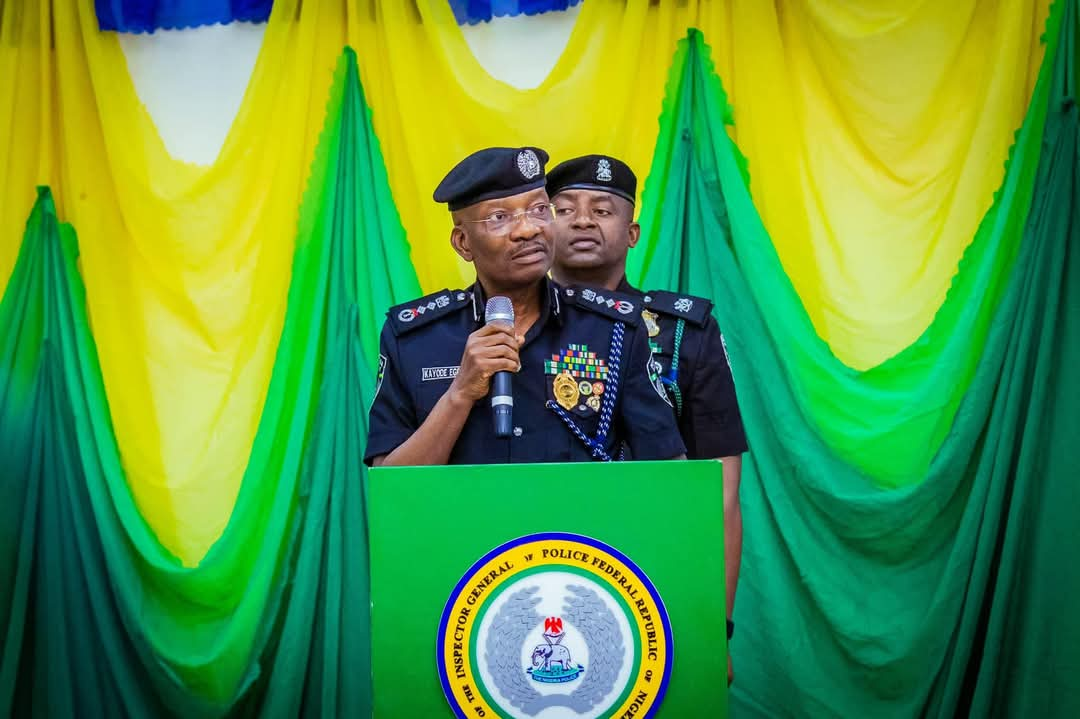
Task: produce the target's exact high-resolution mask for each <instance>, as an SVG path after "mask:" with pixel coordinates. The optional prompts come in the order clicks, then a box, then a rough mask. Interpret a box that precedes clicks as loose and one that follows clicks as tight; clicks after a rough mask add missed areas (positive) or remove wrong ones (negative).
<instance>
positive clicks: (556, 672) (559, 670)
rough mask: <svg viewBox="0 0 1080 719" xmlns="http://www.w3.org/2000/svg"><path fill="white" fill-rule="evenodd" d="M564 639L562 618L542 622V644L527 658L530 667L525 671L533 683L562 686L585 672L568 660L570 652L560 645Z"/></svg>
mask: <svg viewBox="0 0 1080 719" xmlns="http://www.w3.org/2000/svg"><path fill="white" fill-rule="evenodd" d="M565 637H566V632H565V631H563V620H562V617H548V618H547V619H545V620H544V642H543V643H542V644H537V645H536V648H535V649H533V652H532V656H531V657H530V658H529V662H530V664H531V665H532V666H530V667H528V668H526V669H525V671H526V673H528V674H529V675H530V676H531V677H532V678H533V680H534V681H538V682H540V683H541V684H562V683H563V682H572V681H574V680H575V679H577V678H578V677H579V676H581V673H582V672H583V671H585V667H583V666H581V665H580V664H574V660H573V659H571V658H570V650H569V649H567V648H566V647H565V646H563V644H562V640H563V639H564V638H565Z"/></svg>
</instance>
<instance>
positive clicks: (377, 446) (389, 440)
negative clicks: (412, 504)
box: [364, 322, 420, 467]
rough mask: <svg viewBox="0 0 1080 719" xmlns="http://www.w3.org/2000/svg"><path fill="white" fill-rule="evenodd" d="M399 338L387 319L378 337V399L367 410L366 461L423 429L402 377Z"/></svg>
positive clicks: (391, 449)
mask: <svg viewBox="0 0 1080 719" xmlns="http://www.w3.org/2000/svg"><path fill="white" fill-rule="evenodd" d="M397 343H398V338H397V337H396V336H395V335H394V333H393V331H391V329H390V324H389V322H387V323H386V324H385V325H383V330H382V335H381V336H380V337H379V377H378V379H377V380H376V382H377V383H378V384H377V385H376V389H375V401H374V402H372V403H371V411H370V412H369V413H368V437H367V449H365V450H364V463H365V464H367V465H368V466H369V467H370V466H371V461H372V460H373V459H374V458H375V457H378V456H379V455H381V454H389V453H390V452H392V451H394V450H395V449H397V447H398V446H400V445H401V444H402V443H403V442H404V441H405V440H407V439H408V438H409V437H411V436H412V434H413V432H415V431H416V430H417V429H419V428H420V423H419V422H418V421H417V415H416V407H415V406H414V403H413V400H412V396H411V395H410V393H409V389H408V387H407V386H406V384H405V380H404V378H403V377H402V370H403V367H402V366H401V362H400V361H399V360H398V358H399V353H398V345H397Z"/></svg>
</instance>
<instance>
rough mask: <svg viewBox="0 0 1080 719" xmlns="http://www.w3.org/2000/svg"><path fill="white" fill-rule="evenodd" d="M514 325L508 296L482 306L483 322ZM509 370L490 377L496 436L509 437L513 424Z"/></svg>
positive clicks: (512, 306)
mask: <svg viewBox="0 0 1080 719" xmlns="http://www.w3.org/2000/svg"><path fill="white" fill-rule="evenodd" d="M493 322H498V323H500V324H504V325H509V326H510V328H511V329H513V327H514V305H513V303H511V302H510V298H509V297H502V296H501V295H496V296H495V297H492V298H491V299H489V300H488V301H487V305H486V306H485V307H484V323H485V324H489V325H490V324H492V323H493ZM511 377H512V374H511V373H510V372H505V371H504V372H496V373H495V376H494V377H492V378H491V418H492V420H493V421H494V423H495V436H496V437H509V436H510V433H511V432H510V430H511V425H512V424H513V421H514V420H513V413H514V396H513V395H512V394H511V393H510V379H511Z"/></svg>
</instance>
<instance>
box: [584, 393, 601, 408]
mask: <svg viewBox="0 0 1080 719" xmlns="http://www.w3.org/2000/svg"><path fill="white" fill-rule="evenodd" d="M585 404H587V405H589V409H591V410H592V411H593V412H599V411H600V397H599V396H598V395H595V394H594V395H592V396H591V397H589V398H588V399H587V400H585Z"/></svg>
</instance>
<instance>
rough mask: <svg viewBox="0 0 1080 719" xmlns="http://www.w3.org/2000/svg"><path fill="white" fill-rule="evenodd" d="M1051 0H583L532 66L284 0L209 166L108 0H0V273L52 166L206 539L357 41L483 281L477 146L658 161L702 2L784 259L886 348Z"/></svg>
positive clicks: (873, 351) (145, 426)
mask: <svg viewBox="0 0 1080 719" xmlns="http://www.w3.org/2000/svg"><path fill="white" fill-rule="evenodd" d="M1047 6H1048V0H995V1H993V2H991V1H990V0H980V1H979V2H976V1H975V0H968V1H967V2H956V3H931V2H899V0H895V1H893V2H888V1H886V0H882V1H881V2H876V3H873V4H852V3H848V2H841V1H840V0H834V1H828V0H823V1H820V2H814V3H808V2H805V1H804V2H796V1H793V0H783V1H780V0H778V2H775V3H764V2H760V0H724V1H721V0H715V1H712V2H710V1H708V0H702V1H701V2H695V1H694V0H689V1H687V2H675V1H674V0H671V1H668V0H665V1H663V2H659V3H655V4H654V3H647V2H644V0H642V1H640V2H638V1H636V0H588V2H585V3H584V4H583V6H582V9H581V12H580V16H579V18H578V21H577V24H576V26H575V29H574V31H573V34H572V36H571V38H570V40H569V43H568V45H567V47H566V49H565V51H564V53H563V55H562V57H561V58H560V59H559V61H558V63H557V64H556V66H555V68H554V70H553V71H552V73H551V74H550V76H549V77H548V78H547V80H546V81H545V82H544V83H543V84H542V85H541V86H540V87H538V88H536V89H533V90H516V89H514V88H512V87H509V86H507V85H505V84H504V83H501V82H499V81H497V80H495V79H494V78H492V77H491V76H490V75H488V74H487V73H486V72H485V71H484V70H483V68H482V67H481V66H480V64H479V63H478V62H477V61H476V59H475V58H474V57H473V56H472V54H471V52H470V51H469V49H468V47H467V45H466V44H465V41H464V38H463V36H462V34H461V30H460V28H459V27H458V26H457V25H456V23H455V22H454V19H453V15H452V13H451V11H450V8H449V6H448V4H447V3H446V2H445V0H417V2H416V3H415V4H414V3H411V2H400V1H399V0H351V1H349V0H304V1H303V2H300V0H277V1H276V2H275V4H274V10H273V14H272V16H271V18H270V21H269V23H268V25H267V29H266V35H265V38H264V43H263V48H262V50H261V53H260V56H259V59H258V62H257V64H256V67H255V70H254V72H253V75H252V79H251V82H250V85H249V88H248V91H247V94H246V96H245V99H244V102H243V104H242V106H241V109H240V112H239V114H238V116H237V118H236V120H235V122H234V125H233V127H232V129H231V131H230V133H229V136H228V138H227V139H226V142H225V144H224V147H223V148H222V151H221V153H220V155H219V157H218V159H217V160H216V162H215V163H214V164H213V165H212V166H210V167H193V166H189V165H186V164H184V163H182V162H179V161H177V160H175V159H173V158H171V157H170V156H169V155H168V153H167V152H166V150H165V148H164V146H163V144H162V142H161V140H160V138H159V137H158V135H157V132H156V129H155V128H154V125H153V122H152V120H151V118H150V117H149V115H148V113H147V112H146V110H145V108H144V107H143V106H142V105H141V104H140V102H139V100H138V98H137V96H136V94H135V92H134V89H133V86H132V83H131V80H130V77H129V76H128V72H127V66H126V63H125V60H124V57H123V54H122V52H121V50H120V47H119V44H118V42H117V39H116V37H115V36H114V35H112V34H109V33H101V32H99V31H98V29H97V24H96V19H95V17H94V12H93V4H92V3H89V2H83V1H82V0H54V1H53V2H52V3H26V4H23V3H4V4H2V5H0V8H2V13H3V16H2V18H0V83H2V84H0V93H2V94H0V101H3V104H2V105H0V107H2V108H3V109H0V153H2V154H0V168H3V169H2V170H0V278H3V280H2V281H5V282H6V278H7V276H8V274H9V273H10V270H11V267H12V265H13V263H14V259H15V255H16V253H17V249H18V242H19V238H20V237H21V228H22V224H23V222H24V221H25V218H26V216H27V214H28V212H29V209H30V206H31V204H32V201H33V192H34V191H33V188H34V186H35V184H40V183H47V184H50V185H52V187H53V188H54V191H55V194H56V197H57V200H58V206H59V211H60V213H61V216H62V217H63V219H65V220H66V221H70V222H72V223H73V224H74V226H75V228H76V230H77V231H78V232H79V237H80V246H81V249H82V266H83V271H84V275H85V279H86V286H87V302H88V307H89V312H90V317H91V321H92V323H93V327H94V335H95V338H96V340H97V344H98V351H99V354H100V358H101V365H102V372H103V375H104V380H105V386H106V391H107V394H108V398H109V402H110V408H111V412H112V417H113V422H114V429H115V432H116V436H117V439H118V442H119V445H120V450H121V453H122V456H123V459H124V465H125V470H126V472H127V476H128V480H129V482H130V484H131V487H132V490H133V493H134V495H135V498H136V501H137V502H138V504H139V507H140V509H141V510H142V512H143V513H144V516H145V517H146V518H147V521H148V522H149V523H150V525H151V527H152V528H153V529H154V531H155V532H157V534H158V536H159V537H160V539H161V541H162V542H163V543H164V544H165V545H166V546H167V547H169V548H170V549H172V550H173V551H174V552H176V553H177V555H178V556H179V557H180V558H181V559H182V560H183V561H184V562H186V563H195V562H197V561H198V559H199V558H200V557H201V556H202V555H203V554H204V553H205V551H206V549H207V548H208V547H209V546H210V545H211V544H212V543H213V541H214V540H215V539H216V538H217V537H218V536H219V535H220V533H221V531H222V529H223V528H224V526H225V523H226V522H227V521H228V517H229V514H230V512H231V508H232V504H233V501H234V500H235V497H236V493H237V490H238V487H239V483H240V480H241V478H242V476H243V472H244V467H245V465H246V461H247V456H248V453H249V451H250V448H251V443H252V438H253V437H254V433H255V430H256V427H257V423H258V419H259V415H260V413H261V410H262V404H263V399H264V396H265V392H266V388H267V385H268V381H269V376H270V372H271V369H272V363H273V358H274V351H275V349H276V343H277V338H278V336H279V333H280V329H281V324H282V320H283V317H284V309H285V308H284V301H285V296H286V291H287V286H288V281H289V268H290V260H291V257H292V250H293V245H292V243H293V238H294V234H295V229H296V219H297V216H296V213H297V208H298V206H299V204H300V196H301V193H302V191H303V189H304V184H305V180H306V177H307V170H308V166H309V164H310V160H311V154H312V151H313V147H314V144H315V141H316V139H317V135H318V132H319V129H320V128H321V125H322V121H323V114H324V108H325V103H326V99H327V93H328V88H329V85H330V81H331V77H332V73H333V68H334V65H335V62H336V59H337V57H338V55H339V54H340V52H341V48H342V46H343V45H344V44H346V43H349V44H351V45H353V47H355V48H356V49H357V53H358V56H359V60H360V66H361V75H362V80H363V83H364V87H365V91H366V94H367V97H368V102H369V104H370V105H371V107H372V111H373V121H374V124H375V127H376V131H377V133H378V136H379V138H380V142H381V144H382V150H383V154H384V156H385V157H386V161H387V169H388V173H389V178H390V183H391V187H392V190H393V192H394V197H395V200H396V202H397V204H398V209H399V211H400V213H401V216H402V219H403V222H404V224H405V227H406V230H407V232H408V236H409V240H410V243H411V245H412V248H413V260H414V263H415V265H416V269H417V272H418V275H419V277H420V280H421V283H422V284H423V286H424V287H425V288H426V289H428V290H431V289H438V288H441V287H443V286H448V285H449V286H458V285H461V284H463V283H465V282H468V281H469V280H470V276H469V270H468V267H466V266H463V265H462V264H461V263H460V262H459V261H458V260H457V257H456V255H454V254H453V252H452V251H451V249H450V247H449V244H448V234H449V218H448V215H447V213H446V211H445V208H443V207H441V206H438V205H435V204H434V203H433V202H432V201H431V192H432V190H433V189H434V187H435V185H436V184H437V182H438V180H439V179H440V178H441V177H442V176H443V174H444V173H445V172H446V171H447V170H448V169H449V168H450V167H451V166H452V165H453V164H454V163H455V162H456V161H457V160H458V159H460V158H461V157H462V156H463V155H465V154H466V153H468V152H471V151H473V150H475V149H477V148H479V147H483V146H487V145H494V144H506V145H519V144H536V145H539V146H541V147H544V148H545V149H547V150H548V151H549V152H550V153H551V155H552V160H553V161H554V162H557V161H559V160H562V159H565V158H568V157H570V156H573V155H576V154H583V153H588V152H606V153H611V154H615V155H618V156H620V157H622V158H624V159H626V160H627V161H628V162H629V163H630V164H631V165H632V166H633V167H634V168H635V169H636V170H637V172H638V174H639V177H641V178H642V179H644V177H645V176H646V174H647V172H648V168H649V164H650V159H651V156H652V151H653V143H654V141H655V138H656V131H657V117H658V115H659V113H660V110H661V104H662V96H663V89H664V82H665V80H666V78H667V73H668V70H669V66H670V59H671V56H672V53H673V52H674V49H675V45H676V43H677V41H678V40H679V39H680V38H682V37H683V36H685V33H686V29H687V27H689V26H691V25H693V26H696V27H699V28H700V29H701V30H702V31H703V33H704V35H705V38H706V40H707V42H709V43H710V44H711V45H712V47H713V53H714V59H715V60H716V64H717V71H718V72H719V73H720V74H721V76H722V78H723V79H724V81H725V84H726V85H727V87H728V88H729V89H730V95H731V100H732V102H733V105H734V107H735V116H736V123H737V124H736V127H735V128H734V129H733V133H734V135H735V137H736V139H737V141H738V142H739V144H740V146H741V147H742V149H743V151H744V152H745V154H746V155H747V156H748V159H749V161H750V171H751V177H752V180H751V187H752V190H753V192H754V196H755V200H756V202H757V203H758V206H759V208H760V210H761V212H762V215H763V217H764V219H765V222H766V226H767V227H768V228H769V229H770V231H771V233H772V235H773V238H774V242H775V244H776V246H777V250H778V252H779V254H780V257H781V259H782V261H783V263H784V266H785V268H786V270H787V271H788V273H789V274H790V275H791V278H792V281H793V282H794V283H795V286H796V288H797V289H798V291H799V293H800V295H801V297H802V298H803V301H804V303H805V305H806V308H807V311H808V312H809V314H810V316H811V318H813V320H814V323H815V326H816V327H817V328H818V331H819V332H820V333H821V335H822V337H823V338H825V339H826V340H827V341H828V342H829V343H830V344H831V346H832V347H833V349H834V351H835V352H836V353H837V355H838V356H839V357H840V358H841V359H843V360H844V361H846V362H848V363H849V364H851V365H852V366H855V367H865V366H870V365H873V364H875V363H876V362H878V361H880V360H881V359H883V358H885V357H888V356H889V355H891V354H893V353H895V352H896V351H897V350H899V349H901V348H903V347H904V346H906V345H907V344H908V343H910V342H911V341H912V340H913V339H915V338H916V337H917V336H918V335H919V333H920V332H921V331H922V329H923V328H925V326H926V325H927V324H928V322H929V321H930V319H932V317H933V315H934V312H935V311H936V309H937V307H938V306H939V305H940V303H941V300H942V298H943V297H944V294H945V292H946V290H947V288H948V285H949V281H950V278H951V276H952V274H953V273H954V272H955V269H956V265H957V260H958V258H959V256H960V254H961V253H962V251H963V249H964V247H965V246H966V244H967V243H968V242H969V241H970V239H971V237H972V235H973V234H974V231H975V227H976V226H977V223H978V221H979V219H980V217H981V215H982V213H983V212H984V211H985V210H986V208H987V207H989V204H990V202H991V200H992V193H993V191H994V189H996V187H997V186H998V184H999V183H1000V180H1001V177H1002V175H1003V163H1004V161H1005V158H1006V154H1007V150H1008V147H1009V144H1010V142H1011V139H1012V134H1013V131H1014V130H1015V129H1016V128H1017V127H1018V126H1019V124H1020V121H1021V119H1022V117H1023V114H1024V111H1025V108H1026V104H1027V99H1028V97H1029V95H1030V91H1031V88H1032V86H1033V82H1034V80H1033V78H1034V72H1035V69H1036V68H1037V67H1038V64H1039V63H1040V61H1041V55H1042V49H1041V47H1040V46H1039V43H1038V42H1037V38H1038V34H1039V31H1040V30H1041V27H1042V23H1043V21H1044V19H1045V16H1046V13H1047ZM639 186H640V185H639ZM273 480H274V478H270V477H268V478H252V481H273Z"/></svg>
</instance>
